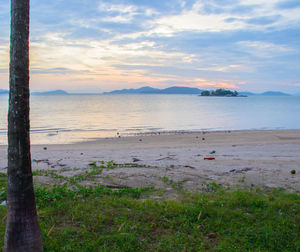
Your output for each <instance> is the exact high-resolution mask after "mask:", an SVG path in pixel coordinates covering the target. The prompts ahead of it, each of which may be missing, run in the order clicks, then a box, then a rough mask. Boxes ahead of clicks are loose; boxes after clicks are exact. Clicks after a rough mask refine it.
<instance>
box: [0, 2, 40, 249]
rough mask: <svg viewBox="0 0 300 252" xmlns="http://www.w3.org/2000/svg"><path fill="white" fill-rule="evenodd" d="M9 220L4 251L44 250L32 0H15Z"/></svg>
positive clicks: (10, 117)
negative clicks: (32, 107) (36, 170)
mask: <svg viewBox="0 0 300 252" xmlns="http://www.w3.org/2000/svg"><path fill="white" fill-rule="evenodd" d="M10 40H11V41H10V95H9V112H8V171H7V173H8V179H7V222H6V231H5V237H4V249H3V250H4V251H9V252H10V251H42V250H43V247H42V238H41V232H40V228H39V225H38V221H37V213H36V206H35V199H34V192H33V181H32V172H31V155H30V134H29V127H30V125H29V0H11V37H10Z"/></svg>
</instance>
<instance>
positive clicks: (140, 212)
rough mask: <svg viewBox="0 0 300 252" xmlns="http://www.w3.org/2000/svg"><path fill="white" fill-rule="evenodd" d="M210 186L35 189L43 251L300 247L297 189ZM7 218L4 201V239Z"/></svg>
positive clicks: (1, 216)
mask: <svg viewBox="0 0 300 252" xmlns="http://www.w3.org/2000/svg"><path fill="white" fill-rule="evenodd" d="M4 180H5V177H2V176H1V189H0V190H1V191H2V190H4V191H5V186H3V183H5V181H4ZM165 180H166V182H169V179H165ZM207 186H209V187H211V188H212V189H213V190H210V191H209V192H208V193H201V194H200V193H192V192H186V191H182V192H181V194H180V195H178V197H177V198H176V199H173V200H168V199H165V198H163V197H159V198H158V199H157V198H156V199H153V198H154V196H155V195H160V194H159V192H158V191H157V190H156V189H154V188H138V189H132V188H121V189H117V190H116V189H110V188H107V187H105V186H102V185H98V186H95V187H91V186H88V187H85V186H81V185H77V186H72V187H70V186H68V185H67V183H66V184H64V185H60V186H59V185H53V186H51V187H36V188H35V195H36V202H37V211H38V217H39V223H40V226H41V231H42V236H43V244H44V250H45V251H141V250H144V251H204V250H205V251H299V249H300V195H298V194H291V193H285V192H283V191H282V190H273V191H268V192H267V191H264V190H262V189H257V188H252V189H240V190H235V191H229V190H224V189H223V188H222V187H221V186H220V185H218V184H213V183H211V184H208V185H207ZM4 200H5V193H4V194H0V202H2V201H4ZM5 218H6V206H5V205H2V206H0V220H2V222H1V224H0V232H1V235H2V237H3V234H4V226H5V224H4V223H5ZM1 246H3V241H1Z"/></svg>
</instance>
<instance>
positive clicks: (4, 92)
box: [0, 89, 9, 95]
mask: <svg viewBox="0 0 300 252" xmlns="http://www.w3.org/2000/svg"><path fill="white" fill-rule="evenodd" d="M8 93H9V92H8V90H5V89H0V95H2V94H8Z"/></svg>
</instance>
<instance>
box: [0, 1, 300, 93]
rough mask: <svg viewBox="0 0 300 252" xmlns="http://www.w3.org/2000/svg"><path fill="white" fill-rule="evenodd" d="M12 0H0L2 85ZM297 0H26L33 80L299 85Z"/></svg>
mask: <svg viewBox="0 0 300 252" xmlns="http://www.w3.org/2000/svg"><path fill="white" fill-rule="evenodd" d="M9 2H10V1H8V0H1V1H0V89H8V78H9V77H8V64H9V33H10V31H9V29H10V27H9V26H10V6H9V5H10V3H9ZM299 13H300V1H299V0H209V1H207V0H168V1H162V0H127V1H125V0H124V1H123V0H109V1H104V0H101V1H100V0H84V1H83V0H53V1H49V0H31V21H30V22H31V24H30V25H31V26H30V29H31V30H30V62H31V66H30V67H31V84H30V85H31V90H32V91H43V90H54V89H64V90H66V91H69V92H103V91H109V90H114V89H123V88H139V87H142V86H152V87H156V88H166V87H170V86H186V87H198V88H200V89H216V88H229V89H232V90H233V89H235V90H238V91H246V90H247V91H252V92H264V91H267V90H273V91H282V92H287V93H292V94H293V93H300V46H299V45H300V15H299Z"/></svg>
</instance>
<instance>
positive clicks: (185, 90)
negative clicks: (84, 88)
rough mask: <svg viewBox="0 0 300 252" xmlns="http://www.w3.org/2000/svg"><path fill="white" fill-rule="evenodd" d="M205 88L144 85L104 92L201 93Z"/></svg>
mask: <svg viewBox="0 0 300 252" xmlns="http://www.w3.org/2000/svg"><path fill="white" fill-rule="evenodd" d="M202 91H203V90H201V89H199V88H189V87H169V88H165V89H158V88H152V87H142V88H138V89H121V90H114V91H111V92H105V93H104V94H201V92H202Z"/></svg>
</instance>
